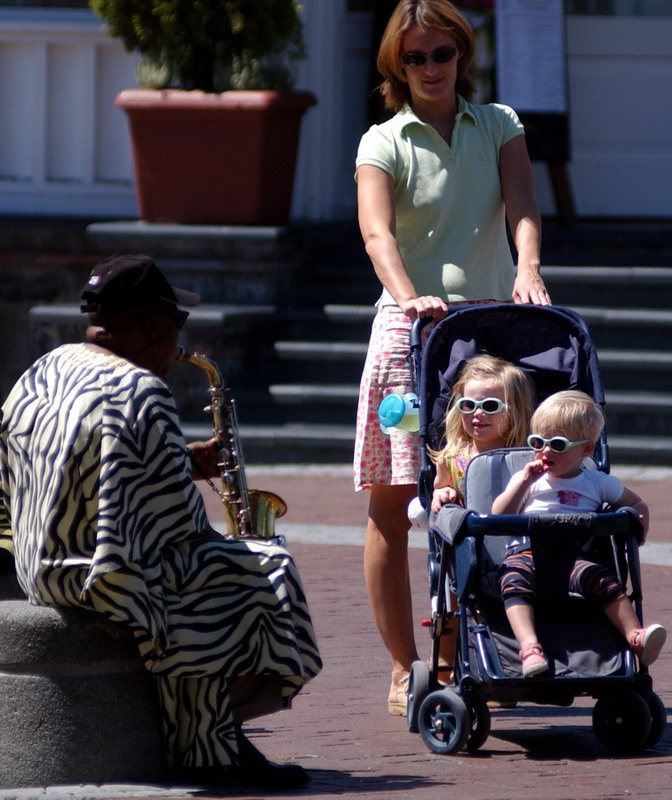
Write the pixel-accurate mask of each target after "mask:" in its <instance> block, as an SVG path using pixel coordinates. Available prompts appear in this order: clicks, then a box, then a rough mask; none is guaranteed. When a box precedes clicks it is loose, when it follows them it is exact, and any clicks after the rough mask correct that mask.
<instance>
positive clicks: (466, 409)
mask: <svg viewBox="0 0 672 800" xmlns="http://www.w3.org/2000/svg"><path fill="white" fill-rule="evenodd" d="M455 405H456V406H457V410H458V411H459V412H460V414H473V413H474V411H476V409H477V408H481V409H483V412H484V413H485V414H499V412H500V411H503V410H504V409H505V408H508V405H507V404H506V403H505V402H504V401H503V400H500V399H499V397H486V398H485V399H484V400H472V399H471V397H460V399H459V400H458V401H457V402H456V403H455Z"/></svg>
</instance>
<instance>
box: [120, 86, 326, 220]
mask: <svg viewBox="0 0 672 800" xmlns="http://www.w3.org/2000/svg"><path fill="white" fill-rule="evenodd" d="M316 102H317V101H316V99H315V97H314V95H312V94H311V93H310V92H272V91H229V92H222V93H221V94H205V93H203V92H184V91H180V90H174V89H168V90H163V91H152V90H149V89H128V90H126V91H123V92H121V93H120V94H119V95H118V96H117V98H116V105H117V106H118V107H119V108H121V109H123V110H124V111H125V112H126V114H127V116H128V120H129V126H130V131H131V141H132V148H133V160H134V168H135V180H136V190H137V195H138V206H139V211H140V217H141V218H142V219H143V220H146V221H147V222H177V223H194V224H198V223H200V224H212V225H283V224H285V223H286V222H287V221H288V219H289V212H290V206H291V201H292V191H293V186H294V168H295V165H296V155H297V150H298V142H299V133H300V128H301V118H302V117H303V114H304V113H305V111H306V110H307V109H308V108H309V107H310V106H312V105H315V103H316Z"/></svg>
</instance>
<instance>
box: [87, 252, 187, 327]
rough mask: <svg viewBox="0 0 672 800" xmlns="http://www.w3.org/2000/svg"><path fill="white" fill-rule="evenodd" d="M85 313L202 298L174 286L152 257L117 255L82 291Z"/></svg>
mask: <svg viewBox="0 0 672 800" xmlns="http://www.w3.org/2000/svg"><path fill="white" fill-rule="evenodd" d="M82 300H84V305H82V306H81V309H82V312H84V313H88V312H92V311H136V310H138V309H141V308H147V307H149V306H151V305H153V304H154V303H155V302H156V301H157V300H167V301H168V302H169V303H175V305H182V306H195V305H197V304H198V303H200V301H201V298H200V297H199V296H198V295H197V294H195V293H194V292H189V291H187V290H186V289H178V288H177V287H175V286H171V285H170V284H169V283H168V281H167V280H166V279H165V277H164V276H163V273H162V272H161V270H160V269H159V268H158V267H157V266H156V264H155V262H154V259H152V258H150V256H142V255H130V254H123V255H121V254H118V253H117V254H115V255H113V256H108V257H107V258H105V259H103V260H102V261H101V262H99V263H98V264H96V266H95V267H94V268H93V270H92V271H91V274H90V275H89V279H88V281H87V282H86V286H85V287H84V289H83V291H82Z"/></svg>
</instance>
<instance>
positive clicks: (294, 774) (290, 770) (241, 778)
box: [232, 731, 310, 789]
mask: <svg viewBox="0 0 672 800" xmlns="http://www.w3.org/2000/svg"><path fill="white" fill-rule="evenodd" d="M238 758H239V763H238V765H237V766H236V767H234V768H233V773H232V774H234V775H235V776H236V777H235V778H234V780H236V781H238V782H239V783H241V784H243V785H244V786H267V787H269V788H274V789H290V788H292V787H295V786H305V785H306V784H307V783H310V775H309V774H308V773H307V772H306V770H305V769H304V768H303V767H301V766H299V765H298V764H274V763H273V762H272V761H269V760H268V759H267V758H266V756H265V755H264V754H263V753H261V752H260V751H259V750H257V748H256V747H255V746H254V745H253V744H252V742H250V740H249V739H247V738H246V737H245V736H244V735H243V734H242V733H241V732H240V731H239V732H238Z"/></svg>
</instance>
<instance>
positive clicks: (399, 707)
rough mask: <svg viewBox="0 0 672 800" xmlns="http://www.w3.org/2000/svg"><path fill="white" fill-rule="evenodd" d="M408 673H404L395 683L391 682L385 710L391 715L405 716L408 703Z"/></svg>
mask: <svg viewBox="0 0 672 800" xmlns="http://www.w3.org/2000/svg"><path fill="white" fill-rule="evenodd" d="M408 678H409V676H408V675H404V676H403V678H400V679H399V681H398V682H397V683H394V682H393V683H392V686H391V687H390V694H389V697H388V698H387V710H388V712H389V713H390V715H391V716H393V717H405V716H406V706H407V705H408Z"/></svg>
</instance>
